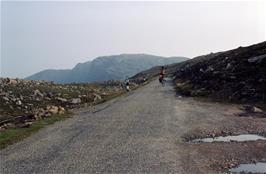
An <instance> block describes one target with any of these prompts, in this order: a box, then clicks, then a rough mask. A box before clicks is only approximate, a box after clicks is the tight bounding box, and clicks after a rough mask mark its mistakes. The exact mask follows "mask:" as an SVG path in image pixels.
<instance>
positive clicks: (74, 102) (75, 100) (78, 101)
mask: <svg viewBox="0 0 266 174" xmlns="http://www.w3.org/2000/svg"><path fill="white" fill-rule="evenodd" d="M70 103H71V104H79V103H81V99H80V98H72V99H71V100H70Z"/></svg>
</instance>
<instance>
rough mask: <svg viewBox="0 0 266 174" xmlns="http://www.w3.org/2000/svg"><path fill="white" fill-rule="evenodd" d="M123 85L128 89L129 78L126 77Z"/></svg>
mask: <svg viewBox="0 0 266 174" xmlns="http://www.w3.org/2000/svg"><path fill="white" fill-rule="evenodd" d="M125 85H126V90H127V91H129V79H128V78H126V81H125Z"/></svg>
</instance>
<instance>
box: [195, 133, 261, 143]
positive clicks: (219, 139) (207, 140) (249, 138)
mask: <svg viewBox="0 0 266 174" xmlns="http://www.w3.org/2000/svg"><path fill="white" fill-rule="evenodd" d="M256 140H266V137H263V136H259V135H255V134H243V135H236V136H226V137H222V136H220V137H214V138H202V139H195V140H192V141H191V142H193V143H197V142H203V143H211V142H231V141H237V142H243V141H256Z"/></svg>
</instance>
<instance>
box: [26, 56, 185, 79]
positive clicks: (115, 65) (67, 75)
mask: <svg viewBox="0 0 266 174" xmlns="http://www.w3.org/2000/svg"><path fill="white" fill-rule="evenodd" d="M185 60H188V58H185V57H170V58H166V57H159V56H153V55H147V54H121V55H115V56H105V57H98V58H96V59H94V60H93V61H88V62H85V63H79V64H77V65H76V66H75V67H74V68H73V69H71V70H45V71H42V72H39V73H36V74H34V75H32V76H30V77H28V78H27V79H28V80H46V81H54V82H56V83H72V82H76V83H80V82H96V81H107V80H124V79H125V78H126V77H131V76H133V75H135V74H136V73H138V72H141V71H143V70H146V69H149V68H151V67H154V66H158V65H166V64H172V63H176V62H181V61H185Z"/></svg>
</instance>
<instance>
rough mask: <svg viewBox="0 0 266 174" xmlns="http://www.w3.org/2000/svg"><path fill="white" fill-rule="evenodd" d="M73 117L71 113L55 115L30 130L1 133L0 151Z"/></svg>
mask: <svg viewBox="0 0 266 174" xmlns="http://www.w3.org/2000/svg"><path fill="white" fill-rule="evenodd" d="M69 117H71V114H70V113H67V114H63V115H53V116H51V117H47V118H44V119H42V120H39V121H36V122H34V123H33V124H32V125H31V126H30V127H28V128H11V129H7V130H4V131H1V132H0V149H3V148H5V147H7V146H8V145H11V144H14V143H16V142H18V141H20V140H22V139H24V138H26V137H28V136H30V135H31V134H32V133H34V132H37V131H38V130H40V129H41V128H43V127H45V126H47V125H50V124H53V123H55V122H57V121H61V120H65V119H66V118H69Z"/></svg>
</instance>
